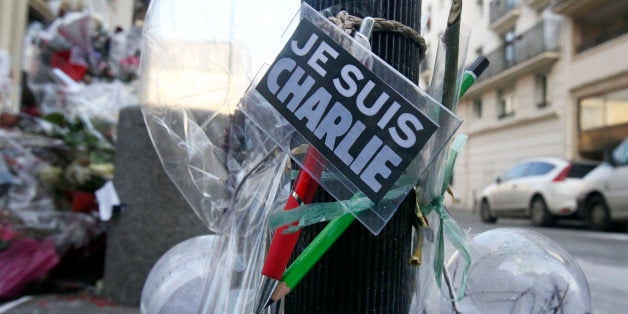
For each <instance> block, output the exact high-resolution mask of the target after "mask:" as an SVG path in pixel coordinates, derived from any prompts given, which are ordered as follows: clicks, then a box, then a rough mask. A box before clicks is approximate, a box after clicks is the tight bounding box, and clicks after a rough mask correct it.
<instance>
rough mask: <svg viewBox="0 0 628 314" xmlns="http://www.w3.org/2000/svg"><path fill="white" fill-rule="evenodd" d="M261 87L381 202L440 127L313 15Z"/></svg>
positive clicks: (284, 113) (312, 140)
mask: <svg viewBox="0 0 628 314" xmlns="http://www.w3.org/2000/svg"><path fill="white" fill-rule="evenodd" d="M256 90H257V91H258V92H259V93H260V94H261V95H262V96H263V97H264V98H265V99H266V100H267V101H268V102H270V103H271V104H272V106H273V107H274V108H276V109H277V110H278V111H279V113H281V115H282V116H283V117H284V118H285V119H286V120H288V122H289V123H290V124H291V125H292V126H293V127H294V128H296V129H297V130H298V131H299V133H301V134H302V135H303V136H304V137H305V138H306V139H307V140H308V141H309V142H310V143H311V144H312V145H313V146H314V147H315V148H316V149H317V150H318V151H319V152H320V153H321V154H322V155H323V156H325V157H326V158H327V159H328V160H329V161H330V162H332V163H333V165H334V166H335V167H336V168H338V169H339V170H340V171H341V172H342V173H343V174H344V175H345V176H346V177H347V178H348V179H349V180H350V181H351V182H352V183H353V184H355V185H356V186H357V187H358V188H359V189H360V190H361V191H362V192H363V193H364V194H366V195H367V196H368V197H369V198H370V199H371V200H372V201H373V202H375V203H377V202H379V201H380V200H381V199H382V198H383V197H384V195H385V194H386V193H387V192H388V190H389V189H390V188H391V187H392V185H393V184H394V183H395V182H396V181H397V179H399V177H400V176H401V175H402V174H403V172H404V171H405V170H406V168H407V167H408V165H409V164H410V162H411V161H412V160H413V159H414V158H415V157H416V155H417V154H418V153H419V151H420V150H421V149H422V148H423V146H424V145H425V143H426V142H427V141H428V140H429V138H430V136H431V135H432V134H433V133H434V132H435V131H436V129H437V128H438V125H436V124H435V123H434V122H433V121H432V120H430V119H429V118H428V117H426V116H425V115H424V114H423V113H421V112H420V111H419V110H418V109H417V108H416V107H414V106H413V105H412V104H410V103H409V102H408V101H407V100H406V99H405V98H403V97H402V96H401V95H400V94H399V93H398V92H396V91H395V90H394V89H393V88H392V87H391V86H389V85H388V84H386V83H385V82H384V81H383V80H382V79H380V78H379V77H377V76H376V75H374V74H373V73H372V72H371V71H370V70H369V69H368V68H367V67H365V66H364V65H363V64H362V63H360V62H359V61H358V60H357V59H356V58H354V57H353V56H352V55H351V54H350V53H349V52H348V51H346V50H344V49H343V48H342V47H341V46H340V45H339V44H338V43H337V42H335V41H334V40H333V39H332V38H330V37H329V36H328V35H326V34H325V33H324V32H323V31H321V30H320V29H319V28H317V27H316V26H315V25H314V24H313V23H312V22H310V21H309V20H307V19H302V20H301V22H300V23H299V25H298V27H297V29H296V31H295V32H294V34H293V35H292V37H291V38H290V40H289V41H288V43H287V44H286V45H285V47H284V48H283V50H282V51H281V53H280V54H279V55H278V56H277V58H276V59H275V61H274V63H273V64H272V65H271V66H270V68H269V70H268V71H267V72H266V73H265V75H264V77H263V78H262V80H261V81H260V82H259V83H258V84H257V86H256Z"/></svg>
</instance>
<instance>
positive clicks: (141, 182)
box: [104, 106, 208, 306]
mask: <svg viewBox="0 0 628 314" xmlns="http://www.w3.org/2000/svg"><path fill="white" fill-rule="evenodd" d="M115 167H116V169H115V174H114V185H115V187H116V190H117V192H118V194H119V196H120V200H121V202H122V203H123V204H125V205H126V209H125V210H124V211H123V212H121V213H119V214H115V215H114V216H113V218H112V219H111V221H110V222H109V225H108V232H107V253H106V258H105V276H104V284H105V287H104V288H105V290H104V292H105V295H106V296H107V297H110V298H111V299H113V300H114V301H115V302H117V303H120V304H122V305H129V306H137V305H139V302H140V296H141V293H142V287H143V286H144V281H145V280H146V277H147V276H148V273H149V272H150V270H151V268H152V267H153V265H154V264H155V262H156V261H157V259H159V257H160V256H161V255H162V254H163V253H165V252H166V251H167V250H168V249H170V248H171V247H173V246H174V245H175V244H177V243H179V242H181V241H183V240H186V239H188V238H191V237H194V236H198V235H202V234H207V233H208V230H207V228H206V227H205V226H204V225H203V224H202V222H201V220H200V219H199V218H198V217H197V216H196V214H195V213H194V212H193V211H192V209H191V208H190V206H189V205H188V204H187V202H186V201H185V199H184V198H183V196H182V195H181V193H180V192H179V190H178V189H177V188H176V187H175V185H174V184H173V183H172V181H170V179H169V178H168V176H167V175H166V173H165V171H164V169H163V167H162V165H161V162H160V161H159V158H158V157H157V153H156V152H155V148H154V147H153V144H152V142H151V140H150V138H149V136H148V131H147V129H146V125H145V123H144V119H143V117H142V113H141V110H140V108H139V107H137V106H135V107H128V108H125V109H123V110H122V111H121V112H120V121H119V124H118V143H117V147H116V158H115Z"/></svg>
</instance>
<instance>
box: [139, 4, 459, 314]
mask: <svg viewBox="0 0 628 314" xmlns="http://www.w3.org/2000/svg"><path fill="white" fill-rule="evenodd" d="M290 5H293V6H294V7H293V10H292V9H288V8H289V7H290ZM296 5H298V2H294V1H275V2H272V3H268V2H264V3H261V2H258V1H235V2H232V3H231V6H225V5H224V4H222V5H219V4H218V2H217V1H193V0H187V1H182V2H181V3H177V5H176V6H175V5H173V4H172V2H170V1H159V0H155V1H153V2H151V5H150V8H149V11H148V14H147V18H146V20H145V24H144V46H143V51H142V62H141V73H142V79H143V82H142V83H143V88H142V90H143V91H144V93H145V94H144V97H143V101H142V104H143V105H142V111H143V113H144V117H145V120H146V124H147V126H148V129H149V133H150V135H151V138H152V141H153V143H154V145H155V148H156V150H157V153H158V155H159V157H160V159H161V161H162V164H163V166H164V169H165V171H166V173H167V174H168V175H169V177H170V178H171V179H172V181H173V182H174V183H175V185H176V186H177V187H178V189H179V190H180V191H181V193H182V194H183V195H184V197H185V198H186V199H187V201H188V202H189V203H190V205H191V207H192V208H193V210H194V211H195V212H196V214H197V215H198V216H199V217H200V219H201V220H202V221H203V222H204V223H205V224H206V225H207V227H208V229H209V230H210V231H212V232H215V233H217V234H218V235H219V236H220V237H219V239H220V240H217V241H216V243H215V244H214V246H213V248H214V249H213V252H212V253H211V256H212V258H210V260H211V261H210V262H208V263H207V265H206V269H205V270H204V272H203V273H204V274H205V275H204V276H205V277H203V278H204V279H203V280H204V282H203V284H202V287H203V289H202V293H201V295H200V297H199V298H200V301H199V302H200V303H199V304H201V305H200V307H199V308H197V309H194V310H195V311H196V312H204V313H225V312H236V313H245V312H251V311H252V310H253V306H254V301H256V300H255V296H256V295H255V294H256V292H257V289H258V288H259V287H258V285H259V282H258V281H259V278H260V277H259V274H260V271H261V266H262V264H263V258H264V255H265V251H266V246H267V242H268V240H269V238H268V236H269V233H268V225H267V220H266V217H267V215H268V214H270V213H273V212H277V211H279V209H281V208H283V205H284V203H285V201H286V199H287V195H288V191H289V183H288V175H287V174H288V173H289V172H288V171H286V170H288V169H287V167H286V165H287V160H288V156H289V155H290V157H292V158H293V159H294V160H296V161H297V163H300V164H301V160H302V158H303V155H304V153H305V151H306V149H305V146H304V145H303V144H309V143H308V142H307V141H305V140H304V139H303V137H300V136H299V135H298V134H297V133H296V132H295V131H294V128H293V127H291V126H290V125H289V124H288V123H287V122H286V120H285V119H283V118H282V117H281V116H280V115H278V114H277V112H276V111H275V109H274V108H272V107H271V106H270V105H269V104H268V103H267V102H266V101H265V100H263V99H260V98H259V95H257V96H256V95H254V93H249V94H247V95H246V97H245V98H244V99H242V100H241V98H242V96H243V95H245V92H246V91H247V89H248V88H249V82H250V81H251V80H252V79H253V81H254V82H256V80H255V79H254V77H256V75H257V78H259V77H260V75H261V74H262V73H264V71H265V69H267V68H268V67H267V66H266V67H263V64H271V63H272V61H273V58H274V57H275V56H276V54H277V48H278V47H281V46H282V44H283V43H285V41H286V40H287V38H288V37H289V35H290V32H291V31H293V30H294V27H295V26H296V24H292V26H291V27H289V29H288V30H285V27H286V25H290V23H291V21H293V22H295V23H296V22H298V20H299V18H300V17H306V18H312V19H315V20H318V21H319V22H324V23H326V22H325V20H324V19H323V20H321V17H317V16H316V15H315V12H313V11H312V10H311V9H308V8H306V9H305V10H304V11H301V12H300V13H299V14H297V18H294V13H293V12H297V9H298V8H297V7H296ZM278 6H281V10H277V7H278ZM246 12H248V13H246ZM250 12H254V14H251V13H250ZM286 12H289V13H286ZM268 16H273V17H274V18H273V21H272V23H269V22H268V21H267V20H266V19H267V17H268ZM324 25H325V28H326V30H328V31H329V30H333V28H332V27H331V26H330V24H324ZM282 35H284V37H283V41H282ZM339 40H340V41H342V43H343V44H344V45H348V46H349V48H350V49H349V50H350V51H351V53H353V54H354V55H355V56H356V57H358V59H359V60H361V61H363V64H367V65H368V66H369V67H370V69H371V70H372V71H374V72H375V73H377V74H378V75H380V76H382V77H386V78H387V83H389V84H392V85H395V86H403V87H402V88H400V89H401V90H402V91H400V93H401V94H402V96H403V97H405V98H406V99H408V100H409V101H410V102H411V103H413V104H414V105H415V106H417V107H418V108H419V109H420V110H422V111H423V112H424V113H425V114H426V115H428V116H429V117H430V118H433V119H435V121H436V122H437V123H438V124H439V126H440V128H439V131H438V132H437V134H435V135H434V136H433V137H432V139H431V140H430V142H428V144H427V145H426V146H425V148H424V150H425V152H426V153H425V154H422V155H420V156H419V157H417V158H416V159H414V160H413V161H412V163H411V164H410V166H409V168H408V169H409V170H408V173H407V174H406V175H405V176H403V178H402V179H401V180H399V181H398V182H397V185H396V186H395V189H396V190H395V189H393V190H395V193H399V190H401V189H405V190H404V191H403V193H399V195H397V196H396V197H395V198H394V199H391V200H390V201H386V202H385V204H383V203H382V204H380V205H379V208H378V209H377V211H369V213H362V214H360V215H359V218H360V219H361V220H362V222H363V223H365V224H366V225H367V226H369V227H370V228H371V230H373V231H374V232H375V233H377V232H379V230H381V228H382V227H383V226H384V224H385V223H386V221H387V220H388V219H389V218H390V216H391V215H392V214H393V213H394V210H395V209H396V207H397V204H396V203H395V202H398V201H400V200H401V199H402V196H403V195H405V194H406V193H407V191H408V190H409V189H410V187H411V186H413V185H414V184H416V181H417V178H418V174H420V173H421V172H422V171H424V170H425V167H426V166H427V165H428V164H429V163H430V162H431V160H432V159H433V158H434V157H435V156H436V154H437V153H438V151H440V149H441V148H442V146H443V145H444V143H445V142H446V141H447V140H448V139H449V138H450V137H451V135H452V134H453V132H454V131H455V129H456V128H457V127H458V126H459V125H460V123H461V121H460V120H459V119H458V118H456V117H455V116H453V115H452V114H451V113H450V112H448V111H447V110H443V109H442V107H440V105H438V103H436V102H435V101H434V100H433V99H431V98H430V97H429V96H428V95H427V94H426V93H425V92H423V91H421V90H420V89H418V87H416V85H415V84H413V83H411V82H409V81H408V80H407V79H405V78H403V77H402V76H400V75H399V74H398V73H396V72H395V71H394V70H393V69H391V68H390V67H389V66H388V65H386V64H384V63H383V62H381V60H378V59H377V58H376V57H373V58H364V56H365V53H369V54H370V52H368V51H365V49H364V48H361V46H360V45H357V44H355V41H353V40H352V39H349V38H348V37H344V35H342V36H341V37H340V39H339ZM275 43H276V44H275ZM371 63H373V64H371ZM260 68H261V69H262V70H261V71H259V69H260ZM258 72H259V73H258ZM249 90H250V89H249ZM238 103H239V106H236V105H238ZM251 105H255V109H254V110H249V109H251V107H250V106H251ZM269 132H270V133H269ZM321 163H324V164H327V162H326V161H324V160H321ZM301 166H302V164H301ZM328 170H329V168H328ZM306 171H307V169H306ZM325 175H326V176H327V177H330V178H332V179H333V182H331V183H330V182H327V183H325V180H321V181H322V183H323V186H326V188H327V190H330V191H336V192H337V194H338V193H339V194H340V195H337V197H338V199H339V200H346V199H349V198H350V197H352V196H354V194H356V193H357V192H358V190H356V189H355V188H351V184H350V183H348V181H347V180H346V179H343V178H342V176H341V175H340V174H339V173H338V171H335V172H334V171H333V169H331V171H326V172H325ZM319 179H321V178H319ZM348 186H349V187H348ZM340 196H342V197H340ZM345 210H346V209H345ZM327 218H329V217H327ZM171 292H172V293H175V291H171ZM234 306H235V308H234Z"/></svg>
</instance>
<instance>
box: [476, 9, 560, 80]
mask: <svg viewBox="0 0 628 314" xmlns="http://www.w3.org/2000/svg"><path fill="white" fill-rule="evenodd" d="M559 36H560V22H559V21H554V20H545V21H541V22H540V23H538V24H536V25H535V26H533V27H532V28H530V29H529V30H527V31H525V32H523V33H522V34H520V35H518V36H516V37H515V39H514V40H513V41H512V42H511V43H509V44H504V45H502V46H501V47H499V48H497V49H495V50H493V51H491V52H489V53H488V54H487V55H486V57H487V58H488V60H489V61H490V62H491V64H490V66H489V67H488V68H487V69H486V71H485V72H484V74H482V75H481V76H480V77H479V78H478V82H479V81H482V80H485V79H487V78H490V77H492V76H494V75H496V74H498V73H500V72H502V71H504V70H507V69H509V68H511V67H513V66H515V65H517V64H520V63H522V62H524V61H527V60H529V59H532V58H534V57H536V56H538V55H540V54H542V53H544V52H556V51H558V49H559V45H558V43H559Z"/></svg>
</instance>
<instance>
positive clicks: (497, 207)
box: [480, 157, 597, 226]
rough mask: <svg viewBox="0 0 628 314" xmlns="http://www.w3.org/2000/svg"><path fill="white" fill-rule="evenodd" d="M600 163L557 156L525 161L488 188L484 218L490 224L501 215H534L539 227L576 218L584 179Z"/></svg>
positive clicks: (482, 205) (484, 193) (482, 202)
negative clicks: (578, 196) (570, 159)
mask: <svg viewBox="0 0 628 314" xmlns="http://www.w3.org/2000/svg"><path fill="white" fill-rule="evenodd" d="M596 166H597V164H596V163H593V162H569V161H566V160H563V159H560V158H554V157H538V158H530V159H525V160H522V161H520V162H518V163H517V164H516V165H514V166H513V167H511V168H510V169H508V170H507V171H506V172H504V173H503V174H502V175H500V176H499V177H497V179H496V180H495V182H494V183H492V184H490V185H489V186H487V187H486V188H484V190H483V191H482V196H481V200H480V217H481V218H482V221H484V222H489V223H494V222H495V221H496V220H497V218H499V217H509V218H531V219H532V222H533V223H534V224H535V225H537V226H549V225H552V224H553V223H554V222H555V219H556V217H565V218H572V217H574V218H575V216H576V215H575V213H576V209H577V206H576V195H577V193H578V189H579V187H580V184H581V183H582V178H583V177H584V176H585V175H586V174H587V173H589V172H590V171H591V170H593V169H594V168H595V167H596Z"/></svg>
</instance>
